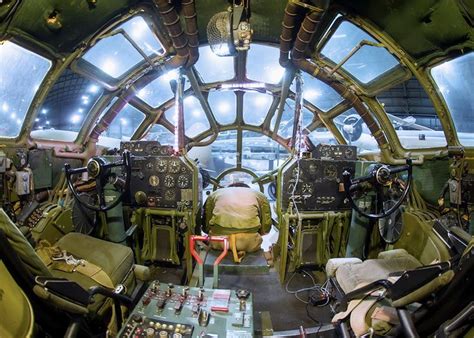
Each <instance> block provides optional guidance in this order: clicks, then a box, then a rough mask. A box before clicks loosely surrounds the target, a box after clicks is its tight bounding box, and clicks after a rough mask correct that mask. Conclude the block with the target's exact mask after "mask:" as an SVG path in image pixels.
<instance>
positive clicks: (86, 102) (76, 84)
mask: <svg viewBox="0 0 474 338" xmlns="http://www.w3.org/2000/svg"><path fill="white" fill-rule="evenodd" d="M102 92H103V88H102V87H101V86H99V85H98V84H97V83H95V82H93V81H91V80H89V79H86V78H85V77H83V76H81V75H78V74H76V73H74V72H72V71H71V70H69V69H66V70H65V71H64V72H63V74H61V76H60V77H59V79H58V80H57V81H56V82H55V84H54V86H53V87H52V88H51V90H50V91H49V93H48V96H47V97H46V99H45V101H44V103H43V105H42V107H41V109H40V110H39V114H38V115H37V116H36V119H35V122H34V124H33V132H32V134H31V136H32V137H34V138H39V139H49V140H63V141H65V139H64V138H63V137H64V136H67V139H66V140H67V141H74V139H72V140H71V139H70V138H71V137H73V136H74V135H76V134H75V133H61V132H58V131H72V132H78V131H79V130H80V129H81V126H82V124H83V122H84V119H85V117H86V116H87V114H88V112H89V111H90V109H91V108H92V107H93V106H94V104H95V103H96V101H97V100H98V99H99V97H100V96H101V95H102ZM53 130H56V131H53ZM35 131H36V132H35Z"/></svg>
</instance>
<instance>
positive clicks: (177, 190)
mask: <svg viewBox="0 0 474 338" xmlns="http://www.w3.org/2000/svg"><path fill="white" fill-rule="evenodd" d="M121 149H122V150H128V151H130V152H131V154H132V155H133V158H132V177H131V180H130V204H132V205H136V206H147V207H158V208H177V207H178V204H181V205H183V204H184V206H185V207H190V206H191V205H192V201H193V179H194V170H195V169H196V170H197V168H194V167H193V166H192V165H190V164H189V163H188V162H187V161H186V160H185V159H184V158H182V157H178V156H176V155H174V151H173V148H172V147H169V146H161V145H160V144H159V143H158V142H156V141H133V142H123V143H122V144H121ZM198 186H199V185H198Z"/></svg>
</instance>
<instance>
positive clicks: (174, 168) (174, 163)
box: [169, 159, 181, 174]
mask: <svg viewBox="0 0 474 338" xmlns="http://www.w3.org/2000/svg"><path fill="white" fill-rule="evenodd" d="M180 166H181V163H180V161H179V160H177V159H174V160H171V162H170V165H169V171H170V173H173V174H176V173H177V172H178V171H179V167H180Z"/></svg>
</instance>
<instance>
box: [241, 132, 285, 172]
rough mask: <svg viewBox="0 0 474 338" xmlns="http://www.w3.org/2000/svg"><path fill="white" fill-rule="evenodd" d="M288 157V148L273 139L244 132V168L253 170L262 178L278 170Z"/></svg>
mask: <svg viewBox="0 0 474 338" xmlns="http://www.w3.org/2000/svg"><path fill="white" fill-rule="evenodd" d="M288 156H289V153H288V151H287V150H286V148H285V147H283V146H282V145H281V144H279V143H278V142H275V141H274V140H272V139H271V138H269V137H267V136H265V135H262V134H260V133H255V132H252V131H244V132H243V135H242V167H243V168H247V169H251V170H252V171H253V172H254V173H255V174H257V175H259V176H260V175H263V174H266V173H267V172H269V171H272V170H273V169H276V168H278V167H279V166H280V165H281V164H283V162H284V161H285V160H286V159H287V158H288Z"/></svg>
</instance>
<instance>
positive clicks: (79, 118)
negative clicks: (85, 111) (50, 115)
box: [71, 114, 81, 124]
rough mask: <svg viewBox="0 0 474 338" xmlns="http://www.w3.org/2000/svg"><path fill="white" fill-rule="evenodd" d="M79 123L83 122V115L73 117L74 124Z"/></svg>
mask: <svg viewBox="0 0 474 338" xmlns="http://www.w3.org/2000/svg"><path fill="white" fill-rule="evenodd" d="M79 121H81V115H77V114H74V115H72V116H71V122H72V123H74V124H76V123H79Z"/></svg>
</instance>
